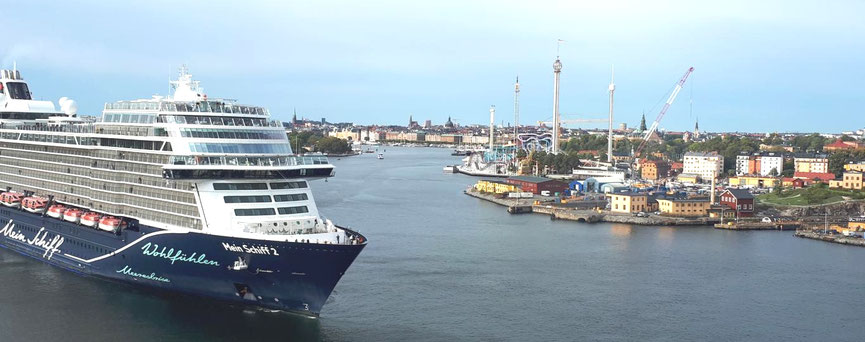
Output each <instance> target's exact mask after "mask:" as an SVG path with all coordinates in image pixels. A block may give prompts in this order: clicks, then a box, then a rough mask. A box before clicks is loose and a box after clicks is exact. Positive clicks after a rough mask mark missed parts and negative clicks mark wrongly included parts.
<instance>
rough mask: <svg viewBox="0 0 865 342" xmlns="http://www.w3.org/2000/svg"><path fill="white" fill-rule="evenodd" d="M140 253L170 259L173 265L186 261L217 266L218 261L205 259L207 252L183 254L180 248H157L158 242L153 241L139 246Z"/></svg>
mask: <svg viewBox="0 0 865 342" xmlns="http://www.w3.org/2000/svg"><path fill="white" fill-rule="evenodd" d="M141 254H144V255H146V256H152V257H154V258H162V259H166V260H170V261H171V264H172V265H174V263H175V262H177V261H180V262H188V263H192V264H201V265H208V266H219V262H218V261H215V260H209V259H207V254H204V253H201V254H198V253H195V252H193V253H192V254H185V253H183V250H182V249H177V250H175V249H174V248H168V247H162V248H161V249H160V248H159V245H158V244H155V243H150V242H148V243H146V244H144V246H141Z"/></svg>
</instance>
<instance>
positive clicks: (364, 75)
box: [0, 0, 865, 133]
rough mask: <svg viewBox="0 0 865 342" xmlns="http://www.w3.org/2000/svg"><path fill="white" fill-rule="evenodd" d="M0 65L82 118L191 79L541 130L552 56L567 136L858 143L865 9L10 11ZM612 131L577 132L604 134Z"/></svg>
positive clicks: (128, 6) (593, 5) (20, 7)
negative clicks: (730, 135)
mask: <svg viewBox="0 0 865 342" xmlns="http://www.w3.org/2000/svg"><path fill="white" fill-rule="evenodd" d="M0 8H3V9H4V11H3V12H6V13H5V15H4V16H3V22H4V25H3V26H4V27H5V30H4V31H5V34H4V35H3V36H2V38H0V64H2V67H4V68H11V67H12V64H13V62H16V63H17V66H18V69H19V70H20V71H21V73H22V76H23V77H24V78H25V80H27V81H28V83H29V84H30V89H31V91H32V92H33V94H34V97H36V98H37V99H45V100H52V101H55V103H56V101H57V99H58V98H60V97H62V96H67V97H70V98H72V99H74V100H76V101H77V102H78V105H79V113H81V114H85V115H99V114H100V112H101V109H102V106H103V104H104V103H105V102H111V101H118V100H129V99H138V98H148V97H150V96H151V95H154V94H166V93H167V92H168V78H169V77H174V76H176V70H177V68H178V67H179V66H180V65H181V64H187V65H188V67H189V69H190V71H191V73H192V74H193V75H194V77H195V78H196V79H198V80H200V81H201V83H202V86H203V87H204V89H205V91H206V93H207V94H208V95H209V96H211V97H224V98H232V99H237V100H238V101H239V102H240V103H244V104H252V105H260V106H264V107H267V108H269V109H270V111H271V114H272V115H273V116H274V118H275V119H279V120H284V121H285V120H290V119H291V116H292V113H293V111H294V110H297V113H298V116H299V117H306V118H311V119H315V120H319V119H321V118H322V117H323V118H326V119H327V120H328V121H330V122H354V123H356V124H399V125H405V124H407V123H408V118H409V115H412V116H413V118H414V119H415V120H417V121H420V122H421V123H423V121H424V120H427V119H429V120H432V122H433V123H434V124H442V123H443V122H444V121H445V120H447V118H448V117H449V116H450V117H452V118H453V120H454V121H455V122H457V123H459V124H462V125H468V124H475V123H476V124H488V123H489V106H490V105H495V106H496V108H497V111H496V122H497V123H498V124H502V123H503V124H504V125H508V124H511V123H512V122H513V121H514V115H513V111H514V94H513V83H514V79H515V78H516V76H517V75H519V79H520V87H521V92H520V118H521V119H520V122H521V123H523V124H525V123H531V124H536V123H537V121H549V120H551V118H552V112H553V108H552V107H553V105H552V103H553V72H552V63H553V61H554V60H555V58H556V54H557V40H558V39H561V40H564V42H563V43H561V45H560V46H559V48H558V54H559V55H560V58H561V61H562V64H563V69H562V74H561V79H562V80H561V88H560V93H561V99H560V111H561V112H562V113H563V118H564V119H581V118H601V119H603V118H605V117H606V116H607V113H608V111H609V107H608V90H607V89H608V84H609V83H610V77H611V75H610V74H611V68H613V67H614V68H615V83H616V92H615V119H614V122H615V124H616V126H618V125H619V124H620V123H626V124H628V126H636V125H638V124H639V121H640V116H641V114H642V113H643V112H645V113H646V118H647V121H648V124H651V122H652V120H654V118H655V117H656V116H657V115H658V112H660V110H661V107H662V105H663V102H664V101H665V100H666V98H667V96H668V94H669V93H670V91H671V90H672V88H673V86H674V84H675V83H676V82H677V81H678V80H679V79H680V78H681V77H682V75H683V74H684V73H685V71H686V70H687V69H688V68H689V67H691V66H693V67H694V68H695V70H694V72H693V74H692V75H691V77H690V78H689V79H688V81H687V83H686V84H685V87H684V89H683V90H682V92H681V93H680V94H679V97H678V98H677V100H676V102H675V103H674V104H673V105H672V107H671V108H670V110H669V111H668V112H667V114H666V116H665V117H664V119H663V121H662V122H661V123H660V126H659V127H661V128H664V129H667V130H692V129H693V127H694V123H695V121H697V120H699V123H700V128H701V130H702V131H714V132H718V131H747V132H827V133H828V132H840V131H847V130H855V129H859V128H863V127H865V110H863V102H865V101H863V100H865V96H863V94H865V92H863V90H865V89H863V88H865V83H863V81H865V68H863V67H862V60H863V56H865V39H863V37H865V20H861V14H862V13H865V1H844V0H839V1H831V2H828V1H795V0H790V1H774V0H761V1H738V0H731V1H711V2H708V1H693V0H685V1H638V0H637V1H615V0H610V1H597V0H594V1H578V0H571V1H543V0H533V1H525V0H523V1H503V0H498V1H468V0H458V1H452V0H436V1H405V0H394V1H375V0H370V1H327V0H318V1H273V2H269V1H224V2H223V1H183V2H181V1H75V2H73V1H42V0H28V1H8V0H0ZM603 126H605V124H602V123H595V124H585V123H584V124H571V125H568V127H583V128H594V127H603Z"/></svg>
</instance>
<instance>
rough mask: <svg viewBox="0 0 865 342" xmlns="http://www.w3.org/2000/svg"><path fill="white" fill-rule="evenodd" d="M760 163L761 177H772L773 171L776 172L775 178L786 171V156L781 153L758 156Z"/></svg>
mask: <svg viewBox="0 0 865 342" xmlns="http://www.w3.org/2000/svg"><path fill="white" fill-rule="evenodd" d="M757 157H758V158H759V159H757V160H759V161H760V175H761V176H772V170H775V176H778V175H780V174H781V171H784V156H783V155H782V154H780V153H775V152H768V153H762V154H760V155H758V156H757Z"/></svg>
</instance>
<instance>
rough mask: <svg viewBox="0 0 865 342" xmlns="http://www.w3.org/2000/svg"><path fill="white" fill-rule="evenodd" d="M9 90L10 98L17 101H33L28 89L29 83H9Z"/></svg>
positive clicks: (7, 85)
mask: <svg viewBox="0 0 865 342" xmlns="http://www.w3.org/2000/svg"><path fill="white" fill-rule="evenodd" d="M6 87H7V88H9V97H11V98H13V99H15V100H32V99H31V98H30V89H28V88H27V83H22V82H9V83H6Z"/></svg>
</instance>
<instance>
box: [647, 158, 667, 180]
mask: <svg viewBox="0 0 865 342" xmlns="http://www.w3.org/2000/svg"><path fill="white" fill-rule="evenodd" d="M669 173H670V164H668V163H666V162H663V161H655V160H647V161H644V162H643V163H642V164H640V176H641V177H642V178H643V179H651V180H657V179H659V178H663V177H667V176H668V175H669Z"/></svg>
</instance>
